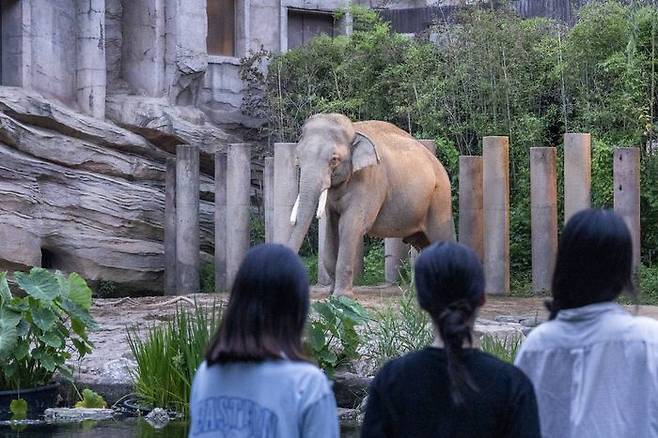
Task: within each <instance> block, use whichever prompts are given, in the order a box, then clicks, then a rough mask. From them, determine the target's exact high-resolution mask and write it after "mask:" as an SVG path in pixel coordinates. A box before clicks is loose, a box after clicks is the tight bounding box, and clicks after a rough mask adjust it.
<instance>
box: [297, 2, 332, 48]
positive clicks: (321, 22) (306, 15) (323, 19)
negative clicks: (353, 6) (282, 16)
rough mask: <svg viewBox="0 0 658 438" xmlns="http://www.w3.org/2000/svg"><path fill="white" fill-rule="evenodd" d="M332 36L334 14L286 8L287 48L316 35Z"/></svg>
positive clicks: (299, 44) (300, 43)
mask: <svg viewBox="0 0 658 438" xmlns="http://www.w3.org/2000/svg"><path fill="white" fill-rule="evenodd" d="M322 34H324V35H328V36H330V37H333V36H334V16H333V15H332V14H330V13H327V12H320V11H309V10H299V9H290V10H288V49H294V48H295V47H299V46H301V45H304V44H306V43H308V42H309V41H310V40H311V39H313V38H314V37H316V36H318V35H322Z"/></svg>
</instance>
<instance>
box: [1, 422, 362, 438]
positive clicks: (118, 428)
mask: <svg viewBox="0 0 658 438" xmlns="http://www.w3.org/2000/svg"><path fill="white" fill-rule="evenodd" d="M358 436H359V431H358V430H356V429H344V430H342V431H341V437H342V438H357V437H358ZM46 437H48V438H158V437H162V438H165V437H166V438H185V437H187V423H185V422H171V423H169V424H168V425H167V426H166V427H164V428H162V429H159V430H156V429H154V428H153V427H151V425H149V424H148V423H147V422H146V421H145V420H144V419H142V418H136V417H129V418H122V419H120V420H109V421H91V420H88V421H84V422H82V423H75V424H46V423H37V424H30V425H22V426H9V425H7V424H6V423H4V424H0V438H46Z"/></svg>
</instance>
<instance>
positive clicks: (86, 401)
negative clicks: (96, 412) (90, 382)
mask: <svg viewBox="0 0 658 438" xmlns="http://www.w3.org/2000/svg"><path fill="white" fill-rule="evenodd" d="M75 407H76V408H86V409H105V408H106V407H107V403H106V402H105V399H104V398H103V397H102V396H100V395H99V394H97V393H96V392H94V391H92V390H91V389H89V388H85V389H83V390H82V400H80V401H79V402H77V403H76V404H75Z"/></svg>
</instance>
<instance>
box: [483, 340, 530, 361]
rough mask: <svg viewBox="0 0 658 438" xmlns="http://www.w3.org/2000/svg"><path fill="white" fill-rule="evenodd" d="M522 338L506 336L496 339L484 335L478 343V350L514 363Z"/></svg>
mask: <svg viewBox="0 0 658 438" xmlns="http://www.w3.org/2000/svg"><path fill="white" fill-rule="evenodd" d="M522 342H523V338H522V337H521V336H507V337H503V338H501V337H497V336H491V335H484V336H483V337H482V340H481V342H480V348H481V349H482V351H484V352H486V353H489V354H491V355H492V356H494V357H497V358H498V359H500V360H502V361H504V362H508V363H514V359H515V358H516V354H517V353H518V352H519V348H521V343H522Z"/></svg>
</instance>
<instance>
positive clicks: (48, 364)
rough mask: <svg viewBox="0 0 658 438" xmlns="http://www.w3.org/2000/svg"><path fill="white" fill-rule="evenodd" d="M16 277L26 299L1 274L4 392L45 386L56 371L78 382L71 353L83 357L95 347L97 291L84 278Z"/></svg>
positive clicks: (0, 383)
mask: <svg viewBox="0 0 658 438" xmlns="http://www.w3.org/2000/svg"><path fill="white" fill-rule="evenodd" d="M14 278H15V280H16V283H17V284H18V286H20V288H21V289H22V290H23V291H24V292H25V294H26V295H25V296H24V297H14V296H12V294H11V291H10V290H9V286H8V284H7V274H6V273H0V361H2V363H3V367H2V369H0V388H2V389H20V388H31V387H36V386H41V385H45V384H47V383H49V382H50V381H51V379H52V377H53V375H54V373H55V372H56V371H58V372H59V373H60V374H61V375H62V376H63V377H64V378H65V379H69V380H72V378H73V375H72V371H71V369H70V368H69V367H67V366H66V365H65V361H66V360H67V359H69V358H71V352H75V353H77V354H78V357H79V358H82V357H84V356H85V355H86V354H88V353H91V351H92V347H93V346H92V344H91V342H90V341H89V337H88V330H93V329H95V328H96V322H95V321H94V319H93V318H92V316H91V315H90V313H89V309H90V308H91V289H89V287H88V286H87V283H86V282H85V281H84V279H83V278H82V277H80V276H79V275H78V274H75V273H73V274H70V275H69V276H68V277H66V276H65V275H64V274H62V273H61V272H59V271H57V272H54V273H53V272H49V271H47V270H45V269H42V268H32V270H31V271H30V272H29V273H24V272H16V273H15V274H14Z"/></svg>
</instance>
